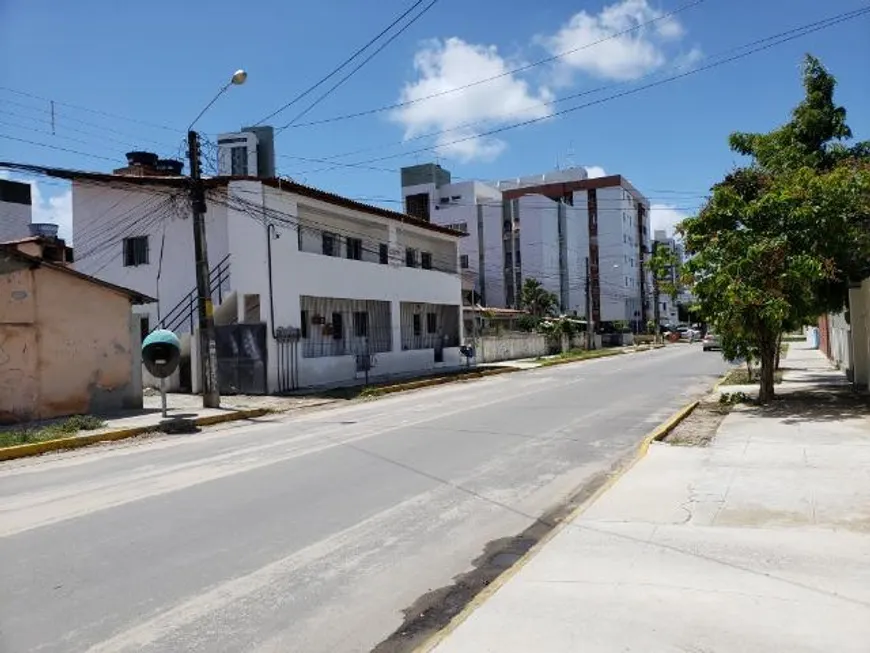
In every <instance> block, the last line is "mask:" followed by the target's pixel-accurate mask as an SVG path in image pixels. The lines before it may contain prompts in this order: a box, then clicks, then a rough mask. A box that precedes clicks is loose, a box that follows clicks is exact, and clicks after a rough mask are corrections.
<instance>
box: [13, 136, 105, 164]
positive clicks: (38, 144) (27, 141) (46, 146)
mask: <svg viewBox="0 0 870 653" xmlns="http://www.w3.org/2000/svg"><path fill="white" fill-rule="evenodd" d="M0 138H5V139H6V140H10V141H17V142H19V143H27V144H28V145H36V146H38V147H45V148H48V149H50V150H58V151H59V152H68V153H70V154H78V155H79V156H87V157H90V158H92V159H102V160H103V161H111V162H112V163H117V162H118V161H120V159H119V158H117V157H115V158H110V157H107V156H101V155H99V154H90V153H88V152H82V151H80V150H72V149H69V148H66V147H60V146H59V145H49V144H48V143H39V142H37V141H31V140H28V139H26V138H17V137H15V136H9V135H7V134H0Z"/></svg>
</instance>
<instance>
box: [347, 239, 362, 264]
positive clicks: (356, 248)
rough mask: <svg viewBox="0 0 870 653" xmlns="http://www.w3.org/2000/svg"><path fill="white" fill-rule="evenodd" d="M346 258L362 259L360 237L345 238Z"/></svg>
mask: <svg viewBox="0 0 870 653" xmlns="http://www.w3.org/2000/svg"><path fill="white" fill-rule="evenodd" d="M347 258H349V259H353V260H354V261H362V240H361V239H360V238H348V239H347Z"/></svg>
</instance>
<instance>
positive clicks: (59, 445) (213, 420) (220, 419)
mask: <svg viewBox="0 0 870 653" xmlns="http://www.w3.org/2000/svg"><path fill="white" fill-rule="evenodd" d="M270 412H271V411H270V410H269V409H268V408H253V409H250V410H235V411H233V412H230V413H224V414H222V415H209V416H207V417H198V418H197V419H195V420H194V423H195V424H196V425H197V426H213V425H215V424H222V423H224V422H233V421H236V420H240V419H252V418H254V417H262V416H263V415H266V414H267V413H270ZM158 428H159V424H149V425H148V426H133V427H130V428H126V429H116V430H114V431H105V432H103V433H93V434H91V435H74V436H72V437H69V438H59V439H57V440H45V441H43V442H31V443H29V444H18V445H15V446H14V447H0V461H4V460H16V459H17V458H27V457H29V456H39V455H41V454H44V453H49V452H52V451H64V450H69V449H80V448H82V447H87V446H89V445H92V444H96V443H98V442H112V441H115V440H125V439H127V438H135V437H136V436H137V435H142V434H143V433H152V432H154V431H155V430H158Z"/></svg>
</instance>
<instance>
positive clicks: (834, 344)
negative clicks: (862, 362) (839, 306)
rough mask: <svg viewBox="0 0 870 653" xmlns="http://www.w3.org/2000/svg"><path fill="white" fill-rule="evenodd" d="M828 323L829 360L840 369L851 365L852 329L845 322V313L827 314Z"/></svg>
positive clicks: (845, 368)
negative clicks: (829, 335)
mask: <svg viewBox="0 0 870 653" xmlns="http://www.w3.org/2000/svg"><path fill="white" fill-rule="evenodd" d="M828 325H829V327H830V333H831V360H832V361H833V362H834V364H836V365H837V367H839V368H840V369H844V370H847V369H850V368H851V367H852V351H851V350H852V345H851V337H852V331H851V327H850V326H849V324H848V323H847V322H846V315H845V313H836V314H833V315H831V314H829V315H828Z"/></svg>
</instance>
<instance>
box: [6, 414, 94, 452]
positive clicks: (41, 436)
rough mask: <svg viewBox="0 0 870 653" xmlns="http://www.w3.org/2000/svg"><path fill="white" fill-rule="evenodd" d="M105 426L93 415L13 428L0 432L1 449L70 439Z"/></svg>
mask: <svg viewBox="0 0 870 653" xmlns="http://www.w3.org/2000/svg"><path fill="white" fill-rule="evenodd" d="M105 425H106V422H105V421H103V420H101V419H100V418H99V417H94V416H93V415H73V416H72V417H68V418H66V419H63V420H60V421H57V422H52V423H50V424H44V425H42V426H32V425H28V426H23V427H16V428H12V429H11V430H9V431H0V447H11V446H15V445H18V444H28V443H31V442H44V441H46V440H57V439H60V438H68V437H71V436H73V435H75V434H76V433H78V432H79V431H94V430H96V429H100V428H103V427H104V426H105Z"/></svg>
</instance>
